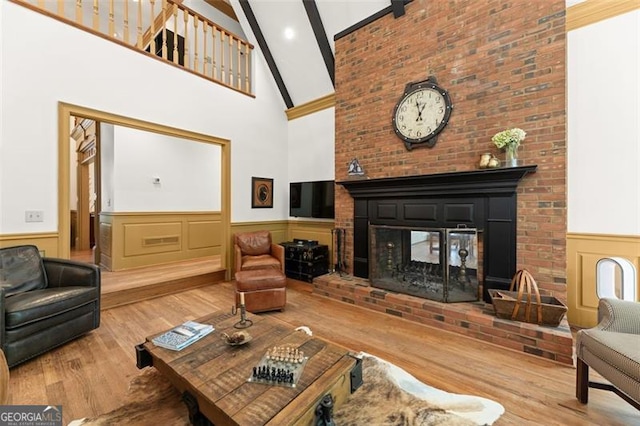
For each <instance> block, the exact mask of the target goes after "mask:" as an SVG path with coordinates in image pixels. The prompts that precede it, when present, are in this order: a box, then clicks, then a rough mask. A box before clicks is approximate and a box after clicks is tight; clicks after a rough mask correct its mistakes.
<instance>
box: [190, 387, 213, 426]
mask: <svg viewBox="0 0 640 426" xmlns="http://www.w3.org/2000/svg"><path fill="white" fill-rule="evenodd" d="M182 400H183V401H184V403H185V405H186V406H187V410H189V421H190V422H191V424H192V425H194V426H214V424H213V423H211V421H210V420H209V419H208V418H206V417H205V416H204V414H202V413H201V412H200V407H199V406H198V400H197V399H196V398H195V397H194V396H193V395H191V394H190V393H189V392H187V391H184V392H183V393H182Z"/></svg>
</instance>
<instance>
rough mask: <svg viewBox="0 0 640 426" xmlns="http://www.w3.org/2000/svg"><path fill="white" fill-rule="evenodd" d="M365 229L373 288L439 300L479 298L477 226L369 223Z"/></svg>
mask: <svg viewBox="0 0 640 426" xmlns="http://www.w3.org/2000/svg"><path fill="white" fill-rule="evenodd" d="M369 234H370V239H369V241H370V246H369V281H370V283H371V285H372V286H373V287H378V288H382V289H385V290H390V291H394V292H397V293H405V294H410V295H413V296H418V297H423V298H426V299H431V300H437V301H439V302H470V301H476V300H478V299H479V293H478V258H477V256H478V233H477V230H476V229H472V228H408V227H400V226H386V225H370V226H369Z"/></svg>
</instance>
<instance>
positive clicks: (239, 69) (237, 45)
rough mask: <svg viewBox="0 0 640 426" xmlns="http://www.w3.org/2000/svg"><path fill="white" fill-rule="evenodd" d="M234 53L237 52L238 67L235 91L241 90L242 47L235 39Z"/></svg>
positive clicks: (238, 40)
mask: <svg viewBox="0 0 640 426" xmlns="http://www.w3.org/2000/svg"><path fill="white" fill-rule="evenodd" d="M236 52H238V67H237V68H236V74H237V75H238V83H237V86H236V89H242V72H241V70H242V66H241V65H240V64H242V46H240V39H236Z"/></svg>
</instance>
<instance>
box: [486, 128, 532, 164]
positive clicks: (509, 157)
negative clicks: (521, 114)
mask: <svg viewBox="0 0 640 426" xmlns="http://www.w3.org/2000/svg"><path fill="white" fill-rule="evenodd" d="M526 135H527V134H526V133H525V132H524V130H522V129H518V128H517V127H516V128H513V129H507V130H503V131H502V132H498V133H496V134H495V135H494V136H493V137H492V138H491V140H492V141H493V143H494V144H495V145H496V147H498V148H500V149H504V151H505V166H506V167H518V165H519V162H518V147H519V146H520V143H521V142H522V141H523V140H524V137H525V136H526Z"/></svg>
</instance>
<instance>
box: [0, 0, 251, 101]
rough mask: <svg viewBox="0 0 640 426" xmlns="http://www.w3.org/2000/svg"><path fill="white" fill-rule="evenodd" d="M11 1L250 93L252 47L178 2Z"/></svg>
mask: <svg viewBox="0 0 640 426" xmlns="http://www.w3.org/2000/svg"><path fill="white" fill-rule="evenodd" d="M12 1H13V2H15V3H18V4H20V5H23V6H26V7H28V8H30V9H32V10H35V11H37V12H40V13H43V14H45V15H47V16H50V17H53V18H56V19H58V20H60V21H62V22H65V23H67V24H69V25H73V26H75V27H77V28H81V29H84V30H86V31H88V32H91V33H93V34H96V35H99V36H101V37H104V38H107V39H109V40H111V41H114V42H116V43H118V44H121V45H124V46H126V47H129V48H132V49H135V50H138V51H139V52H141V53H144V54H146V55H149V56H153V57H155V58H158V59H161V60H163V61H165V62H167V63H169V64H172V65H173V66H177V67H180V68H183V69H185V70H187V71H189V72H192V73H195V74H197V75H199V76H201V77H204V78H206V79H208V80H211V81H214V82H216V83H219V84H222V85H224V86H227V87H229V88H231V89H234V90H237V91H239V92H242V93H245V94H248V95H251V94H252V84H251V68H252V64H251V52H252V51H253V46H252V45H251V44H250V43H249V42H247V41H245V40H242V39H241V38H240V37H238V36H237V35H235V34H233V33H231V32H229V31H227V30H225V29H224V28H222V27H220V26H218V25H216V24H215V23H213V22H211V21H210V20H208V19H207V18H205V17H203V16H202V15H199V14H198V13H196V12H194V11H193V10H191V9H189V8H187V7H185V6H183V5H181V4H180V3H181V0H137V1H136V0H12ZM152 52H153V53H152Z"/></svg>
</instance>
